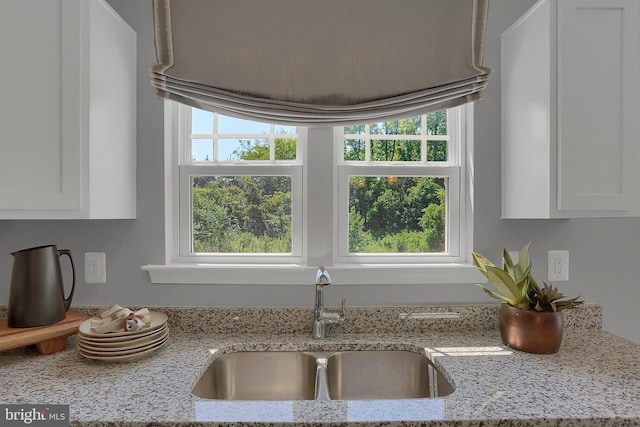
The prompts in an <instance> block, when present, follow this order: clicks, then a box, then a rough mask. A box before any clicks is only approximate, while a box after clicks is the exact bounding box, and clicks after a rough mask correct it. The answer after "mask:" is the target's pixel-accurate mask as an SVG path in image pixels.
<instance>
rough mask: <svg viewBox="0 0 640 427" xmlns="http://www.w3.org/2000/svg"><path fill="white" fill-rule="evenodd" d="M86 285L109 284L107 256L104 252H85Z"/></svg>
mask: <svg viewBox="0 0 640 427" xmlns="http://www.w3.org/2000/svg"><path fill="white" fill-rule="evenodd" d="M84 281H85V283H107V255H106V254H105V253H104V252H85V254H84Z"/></svg>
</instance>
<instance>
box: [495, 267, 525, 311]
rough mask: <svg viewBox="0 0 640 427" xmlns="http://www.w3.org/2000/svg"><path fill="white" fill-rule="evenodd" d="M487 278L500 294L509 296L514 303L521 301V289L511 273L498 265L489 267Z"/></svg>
mask: <svg viewBox="0 0 640 427" xmlns="http://www.w3.org/2000/svg"><path fill="white" fill-rule="evenodd" d="M487 278H488V279H489V281H490V282H491V283H492V284H493V286H495V288H496V289H497V290H498V292H499V293H500V294H502V295H503V296H504V297H505V298H508V299H509V301H510V302H511V303H512V305H514V304H517V303H519V302H520V300H521V298H520V290H519V289H518V286H517V285H516V282H514V281H513V278H512V277H511V276H509V274H508V273H507V272H506V271H504V270H501V269H499V268H498V267H495V266H494V267H488V268H487Z"/></svg>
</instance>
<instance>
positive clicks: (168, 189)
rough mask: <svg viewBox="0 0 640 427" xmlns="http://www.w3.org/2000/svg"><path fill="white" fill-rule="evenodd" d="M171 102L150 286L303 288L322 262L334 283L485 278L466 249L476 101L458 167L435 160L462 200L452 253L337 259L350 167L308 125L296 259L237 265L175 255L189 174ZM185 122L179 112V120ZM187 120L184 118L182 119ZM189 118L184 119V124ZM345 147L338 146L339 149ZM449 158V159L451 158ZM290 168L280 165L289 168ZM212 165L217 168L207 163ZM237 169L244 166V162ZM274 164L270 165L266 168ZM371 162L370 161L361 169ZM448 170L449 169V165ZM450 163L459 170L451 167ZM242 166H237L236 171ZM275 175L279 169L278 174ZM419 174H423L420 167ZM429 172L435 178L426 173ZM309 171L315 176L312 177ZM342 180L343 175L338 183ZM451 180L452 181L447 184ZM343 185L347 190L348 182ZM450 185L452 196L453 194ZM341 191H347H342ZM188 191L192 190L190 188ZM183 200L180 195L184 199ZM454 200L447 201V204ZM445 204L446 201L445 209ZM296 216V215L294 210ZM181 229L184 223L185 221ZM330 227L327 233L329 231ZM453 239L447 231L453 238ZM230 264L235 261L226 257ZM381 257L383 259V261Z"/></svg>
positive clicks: (329, 136)
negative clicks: (161, 241) (161, 224)
mask: <svg viewBox="0 0 640 427" xmlns="http://www.w3.org/2000/svg"><path fill="white" fill-rule="evenodd" d="M177 105H178V104H176V103H174V102H172V101H165V116H164V118H165V242H166V245H165V260H164V263H163V264H151V265H145V266H143V267H142V268H143V270H146V271H148V272H149V275H150V278H151V281H152V282H153V283H172V284H180V283H185V284H238V285H242V284H247V285H302V286H308V285H310V284H313V278H314V277H315V276H314V272H315V269H316V268H317V267H318V266H319V265H324V266H326V267H327V268H329V269H330V271H331V275H332V278H333V282H334V284H337V285H381V284H383V285H392V284H393V285H396V286H402V285H427V284H466V283H476V282H478V281H483V278H482V276H481V275H480V274H479V273H478V271H477V269H476V268H475V267H474V266H473V265H472V263H471V259H470V251H471V248H472V236H473V229H472V228H473V227H472V226H473V212H472V203H471V200H472V178H473V172H472V168H471V167H472V162H471V158H472V152H473V151H472V149H473V105H467V106H466V107H465V108H462V115H461V120H460V123H461V125H460V126H459V127H458V131H459V132H460V133H461V134H460V136H461V137H463V139H464V141H465V142H464V144H463V145H462V146H461V148H462V150H460V152H459V153H451V152H450V153H449V156H451V155H452V154H453V155H456V156H460V165H461V166H455V167H454V166H452V165H451V162H446V164H445V165H435V166H434V167H436V168H440V169H439V170H440V172H439V173H437V174H436V175H438V176H441V174H442V172H445V171H446V173H447V175H448V176H449V177H450V180H451V179H452V178H451V177H455V178H454V180H458V183H457V185H456V188H458V189H459V195H460V197H456V200H460V204H459V206H458V207H456V209H452V208H453V204H452V205H451V207H450V208H449V211H451V210H455V212H457V214H456V215H458V217H459V227H457V229H459V230H462V231H461V232H460V233H458V236H456V237H455V241H456V242H457V244H458V253H457V254H456V253H453V252H451V251H449V252H448V253H447V254H445V255H442V256H439V257H433V256H432V255H431V256H429V257H422V256H421V257H419V258H421V260H416V259H410V258H405V259H404V260H403V261H400V262H397V261H396V262H389V261H390V259H389V257H383V258H380V259H375V258H377V257H355V258H359V259H354V257H344V256H342V257H341V256H339V252H340V250H339V246H338V245H339V241H340V239H339V234H340V232H341V231H340V230H339V227H340V226H339V225H338V221H339V215H338V209H337V206H338V204H339V198H340V197H344V196H340V195H339V192H338V191H334V189H335V188H336V184H337V182H338V176H339V174H340V173H342V174H344V171H346V170H347V169H345V168H343V169H344V170H343V171H340V168H341V166H344V165H339V163H338V161H337V159H338V156H337V150H338V148H336V147H337V146H341V145H342V140H341V139H340V140H339V141H338V143H334V144H332V143H330V140H334V138H335V130H334V129H333V128H308V129H302V130H301V129H300V128H299V131H298V141H299V142H300V143H299V144H298V146H299V148H298V156H299V157H298V159H301V161H302V163H303V166H302V172H301V173H302V185H303V188H304V189H305V190H306V191H303V200H302V218H303V223H304V224H306V226H303V227H302V230H301V231H298V232H297V233H296V232H294V233H296V234H297V235H298V237H299V238H300V239H301V242H302V248H301V253H300V254H299V256H298V255H297V254H296V256H290V257H285V258H282V259H278V260H276V258H278V257H273V256H256V257H252V256H248V257H244V258H243V259H242V260H240V261H241V262H238V259H231V258H227V259H223V258H220V257H216V259H215V260H214V261H216V262H215V263H214V262H212V260H211V259H209V258H207V257H184V256H181V254H180V249H179V242H180V232H181V231H180V222H181V220H180V218H181V217H182V218H184V214H183V213H182V212H180V209H179V203H178V202H179V200H180V197H181V192H180V179H185V178H184V177H181V175H186V176H188V175H189V173H190V169H189V168H183V171H180V167H179V161H178V160H179V159H180V156H183V155H185V153H184V152H183V153H180V152H179V146H180V144H178V143H177V141H178V140H179V138H180V135H181V134H184V132H181V131H182V130H181V129H180V128H179V126H180V123H181V121H180V115H179V110H180V109H179V108H177ZM182 119H183V120H184V117H182ZM183 123H184V122H183ZM187 123H189V122H187ZM182 146H184V144H182ZM339 149H340V150H342V147H340V148H339ZM450 158H451V157H449V159H450ZM327 161H331V162H332V164H333V168H331V169H329V168H327V166H326V165H327ZM292 166H294V165H283V167H292ZM212 167H215V166H212ZM235 167H238V168H242V167H243V166H242V165H236V166H235ZM269 167H271V166H269ZM366 167H369V166H366ZM394 167H398V168H400V169H399V170H398V175H402V174H406V175H414V173H416V172H417V171H418V169H414V168H419V166H415V165H397V166H394ZM447 168H448V169H447ZM451 168H456V170H452V169H451ZM238 170H239V171H241V169H238ZM278 174H280V173H278ZM419 174H423V175H424V174H425V172H424V170H422V172H421V173H419ZM426 175H434V172H433V171H432V170H431V171H429V172H428V173H426ZM309 176H313V177H314V178H313V179H309ZM343 182H344V180H343ZM449 185H450V186H451V185H452V183H451V181H450V183H449ZM346 188H348V187H346ZM451 191H452V189H451V188H448V192H449V194H450V196H449V197H450V198H451V199H450V200H453V196H454V195H455V191H453V193H452V192H451ZM343 192H344V189H343ZM189 193H190V191H189ZM182 197H184V195H183V196H182ZM449 203H451V202H449ZM449 203H448V206H449ZM296 214H298V213H297V212H296ZM183 227H184V225H183ZM329 228H330V229H331V230H332V232H327V231H326V230H328V229H329ZM450 237H451V236H450ZM230 261H235V262H233V263H232V262H230ZM385 261H387V262H386V263H385Z"/></svg>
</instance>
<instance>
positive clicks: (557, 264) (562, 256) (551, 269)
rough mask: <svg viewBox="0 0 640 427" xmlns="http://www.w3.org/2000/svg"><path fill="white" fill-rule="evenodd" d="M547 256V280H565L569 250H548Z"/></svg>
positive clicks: (567, 277) (567, 275)
mask: <svg viewBox="0 0 640 427" xmlns="http://www.w3.org/2000/svg"><path fill="white" fill-rule="evenodd" d="M547 256H548V264H547V273H548V274H547V277H548V279H549V281H550V282H566V281H567V280H569V251H549V252H548V253H547Z"/></svg>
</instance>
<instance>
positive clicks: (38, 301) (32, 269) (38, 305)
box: [8, 245, 76, 328]
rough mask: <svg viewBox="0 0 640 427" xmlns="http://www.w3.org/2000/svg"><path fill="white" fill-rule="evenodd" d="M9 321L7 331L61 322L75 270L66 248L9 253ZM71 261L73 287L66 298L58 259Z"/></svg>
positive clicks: (52, 246) (74, 284)
mask: <svg viewBox="0 0 640 427" xmlns="http://www.w3.org/2000/svg"><path fill="white" fill-rule="evenodd" d="M11 255H13V257H14V259H13V270H12V273H11V289H10V290H9V306H8V311H9V318H8V324H9V327H11V328H30V327H34V326H44V325H50V324H52V323H56V322H59V321H61V320H63V319H64V318H65V316H66V312H67V311H68V310H69V306H70V305H71V298H73V292H74V290H75V288H76V269H75V266H74V264H73V258H72V257H71V251H70V250H69V249H60V250H58V248H57V247H56V245H47V246H38V247H35V248H29V249H23V250H21V251H17V252H13V253H12V254H11ZM63 255H66V256H68V257H69V261H70V262H71V270H72V272H73V284H72V286H71V293H70V294H69V297H68V298H66V299H65V297H64V283H63V280H62V271H61V268H60V257H62V256H63Z"/></svg>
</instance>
